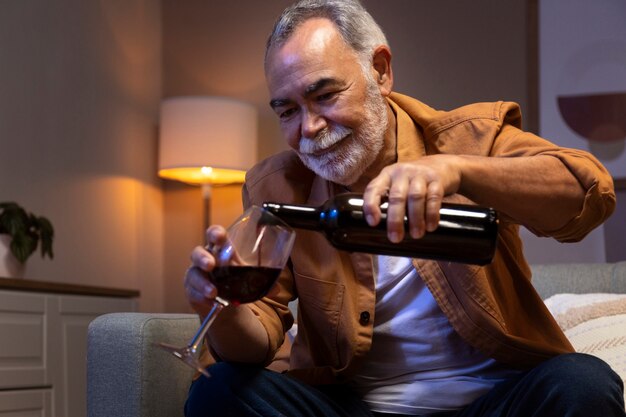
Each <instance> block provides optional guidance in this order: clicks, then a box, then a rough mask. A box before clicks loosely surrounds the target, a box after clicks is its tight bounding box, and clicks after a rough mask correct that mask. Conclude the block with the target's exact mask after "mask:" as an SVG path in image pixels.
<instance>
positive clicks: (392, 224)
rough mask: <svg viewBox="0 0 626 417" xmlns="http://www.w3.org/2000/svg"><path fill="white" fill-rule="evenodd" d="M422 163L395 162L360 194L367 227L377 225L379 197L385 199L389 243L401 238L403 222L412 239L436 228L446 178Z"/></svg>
mask: <svg viewBox="0 0 626 417" xmlns="http://www.w3.org/2000/svg"><path fill="white" fill-rule="evenodd" d="M421 162H422V163H416V162H413V163H397V164H393V165H390V166H388V167H386V168H384V169H383V170H382V171H381V173H380V174H379V175H378V176H377V177H376V178H374V180H372V181H371V182H370V183H369V184H368V186H367V188H366V190H365V192H364V194H363V211H364V214H365V216H366V219H367V221H368V224H369V225H370V226H375V225H377V224H378V223H379V222H380V219H381V217H382V215H381V211H380V202H381V198H383V197H384V196H385V195H386V196H387V200H388V208H387V236H388V238H389V240H390V241H391V242H396V243H397V242H400V241H401V240H402V239H404V237H405V233H406V232H407V231H406V230H405V228H406V224H405V223H406V220H408V233H409V235H410V236H411V237H412V238H414V239H418V238H420V237H422V236H424V234H425V233H426V232H432V231H434V230H435V229H436V228H437V226H438V225H439V210H440V209H441V204H442V201H443V197H444V195H445V193H446V191H445V190H446V185H445V183H446V177H445V175H442V171H441V168H439V169H434V168H433V167H432V166H428V165H425V164H424V163H423V162H425V160H423V161H421ZM447 188H451V187H450V186H449V185H448V187H447Z"/></svg>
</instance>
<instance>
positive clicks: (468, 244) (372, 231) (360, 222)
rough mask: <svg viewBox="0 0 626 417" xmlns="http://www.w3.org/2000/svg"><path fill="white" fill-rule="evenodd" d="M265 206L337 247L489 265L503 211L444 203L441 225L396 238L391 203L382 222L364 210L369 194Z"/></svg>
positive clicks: (384, 207) (282, 218)
mask: <svg viewBox="0 0 626 417" xmlns="http://www.w3.org/2000/svg"><path fill="white" fill-rule="evenodd" d="M263 208H264V209H266V210H267V211H269V212H271V213H272V214H274V215H276V216H278V217H279V218H280V219H281V220H283V221H284V222H285V223H287V224H288V225H290V226H291V227H295V228H300V229H308V230H316V231H319V232H322V233H324V234H325V235H326V238H327V239H328V241H329V242H330V243H331V244H332V245H333V246H334V247H336V248H337V249H341V250H346V251H350V252H366V253H373V254H380V255H392V256H407V257H411V258H425V259H434V260H439V261H451V262H461V263H468V264H477V265H485V264H488V263H490V262H491V260H492V258H493V255H494V253H495V249H496V240H497V237H498V217H497V214H496V212H495V210H493V209H491V208H485V207H479V206H472V205H464V204H448V203H443V204H442V207H441V210H440V212H439V216H440V220H439V226H438V227H437V229H436V230H434V231H433V232H427V233H426V234H425V235H424V236H423V237H421V238H419V239H413V238H412V237H411V236H410V235H409V233H408V219H407V218H406V217H405V219H404V223H405V230H406V233H405V237H404V239H403V240H402V241H401V242H398V243H393V242H391V241H390V240H389V239H388V238H387V222H386V221H385V220H386V218H387V203H386V202H384V203H382V204H381V211H382V219H381V222H380V223H379V224H378V225H377V226H376V227H371V226H370V225H368V224H367V222H366V220H365V216H364V215H363V195H362V194H355V193H345V194H339V195H336V196H335V197H333V198H331V199H330V200H328V201H327V202H326V203H324V204H323V205H321V206H319V207H312V206H305V205H297V204H283V203H277V202H265V203H263Z"/></svg>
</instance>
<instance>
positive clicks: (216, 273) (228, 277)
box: [209, 265, 281, 306]
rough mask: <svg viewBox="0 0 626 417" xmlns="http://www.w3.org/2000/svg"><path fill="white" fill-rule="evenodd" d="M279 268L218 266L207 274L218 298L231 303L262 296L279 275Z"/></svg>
mask: <svg viewBox="0 0 626 417" xmlns="http://www.w3.org/2000/svg"><path fill="white" fill-rule="evenodd" d="M280 271H281V269H280V268H271V267H264V266H236V265H235V266H229V265H226V266H218V267H216V268H215V269H213V271H211V274H210V276H209V279H210V280H211V282H212V283H213V285H215V287H216V288H217V293H218V294H219V296H220V298H222V299H224V300H227V301H228V302H230V304H231V305H233V306H237V305H239V304H244V303H251V302H253V301H256V300H258V299H260V298H262V297H264V296H265V295H266V294H267V293H268V292H269V290H270V289H271V288H272V285H274V282H275V281H276V279H277V278H278V276H279V275H280Z"/></svg>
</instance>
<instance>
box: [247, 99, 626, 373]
mask: <svg viewBox="0 0 626 417" xmlns="http://www.w3.org/2000/svg"><path fill="white" fill-rule="evenodd" d="M389 102H390V104H391V105H392V108H393V110H394V112H395V114H396V117H397V133H398V159H399V160H400V161H406V160H414V159H417V158H419V157H420V156H422V155H425V154H436V153H450V154H465V155H484V156H498V157H513V156H522V155H537V154H543V155H552V156H554V157H555V158H559V159H560V160H561V161H562V162H563V164H564V165H565V166H566V167H567V168H568V169H569V170H570V171H571V172H572V173H573V174H574V175H575V176H576V177H577V178H578V180H579V181H580V183H581V184H582V186H583V187H584V188H585V189H586V190H587V195H586V198H585V201H584V205H583V206H582V207H581V210H580V213H579V215H578V216H577V217H576V218H574V219H572V220H571V221H570V222H569V223H568V224H567V225H566V226H564V227H563V228H562V229H560V230H555V231H546V230H533V232H534V233H536V234H538V235H542V236H552V237H554V238H556V239H558V240H560V241H577V240H580V239H582V238H583V237H584V236H585V235H586V234H587V233H588V232H589V231H591V230H592V229H593V228H594V227H596V226H597V225H599V224H600V223H601V222H602V221H604V219H606V218H607V217H608V216H609V215H610V214H611V212H612V211H613V208H614V205H615V194H614V192H613V183H612V179H611V177H610V175H609V174H608V173H607V171H606V170H605V169H604V168H603V167H602V165H601V164H600V163H599V162H598V161H597V160H596V159H595V158H594V157H593V156H591V155H590V154H588V153H586V152H583V151H579V150H572V149H564V148H559V147H557V146H555V145H554V144H552V143H549V142H548V141H546V140H544V139H541V138H539V137H537V136H535V135H533V134H530V133H525V132H523V131H521V130H520V126H521V114H520V110H519V108H518V106H517V105H516V104H514V103H505V102H497V103H480V104H473V105H469V106H465V107H462V108H459V109H456V110H453V111H450V112H442V111H436V110H434V109H432V108H430V107H428V106H426V105H424V104H423V103H421V102H419V101H417V100H415V99H412V98H410V97H407V96H403V95H400V94H397V93H393V94H392V95H391V97H390V99H389ZM340 191H341V189H340V187H338V186H337V185H335V184H332V183H330V182H328V181H326V180H324V179H322V178H320V177H318V176H316V175H315V174H314V173H313V172H311V171H310V170H308V169H307V168H306V167H305V166H304V165H303V164H302V163H301V162H300V160H299V158H298V157H297V155H296V154H295V153H294V152H292V151H286V152H283V153H280V154H278V155H275V156H273V157H270V158H269V159H266V160H265V161H263V162H261V163H260V164H258V165H257V166H255V167H254V168H253V169H252V170H250V171H249V172H248V175H247V178H246V184H245V186H244V191H243V196H244V205H245V206H249V205H251V204H261V203H262V202H264V201H280V202H290V203H298V204H307V205H313V206H317V205H321V204H322V203H323V202H324V201H326V200H327V199H328V198H329V197H330V196H332V195H334V194H336V193H338V192H340ZM447 200H448V201H455V202H465V203H471V202H470V201H469V200H467V199H465V198H464V197H462V196H460V195H454V196H450V197H449V198H448V199H447ZM500 217H501V220H500V230H499V236H498V247H497V251H496V254H495V257H494V260H493V262H492V263H491V264H489V265H486V266H482V267H481V266H473V265H464V264H457V263H450V262H435V261H429V260H422V259H414V260H413V264H414V266H415V267H416V269H417V271H418V272H419V274H420V276H421V277H422V279H423V280H424V281H425V283H426V285H427V286H428V288H429V289H430V291H431V292H432V294H433V296H434V297H435V299H436V300H437V302H438V304H439V306H440V307H441V309H442V310H443V312H444V313H445V314H446V316H447V317H448V319H449V320H450V323H451V324H452V326H453V327H454V328H455V329H456V331H457V332H458V333H459V334H460V335H461V336H462V337H463V338H464V339H465V340H466V341H467V342H468V343H469V344H471V345H473V346H475V347H476V348H478V349H480V350H481V351H483V352H484V353H485V354H487V355H489V356H491V357H493V358H495V359H497V360H499V361H502V362H504V363H507V364H509V365H511V366H515V367H519V368H529V367H532V366H534V365H536V364H537V363H539V362H541V361H543V360H545V359H547V358H550V357H552V356H554V355H557V354H559V353H564V352H570V351H572V350H573V349H572V346H571V345H570V343H569V342H568V341H567V339H566V338H565V336H564V335H563V333H562V332H561V330H560V329H559V327H558V325H557V324H556V323H555V321H554V320H553V319H552V316H551V315H550V314H549V312H548V310H547V309H546V307H545V306H544V304H543V302H542V301H541V299H540V297H539V296H538V295H537V293H536V292H535V290H534V289H533V286H532V285H531V282H530V281H531V273H530V269H529V267H528V265H527V263H526V261H525V259H524V256H523V253H522V243H521V241H520V238H519V234H518V228H519V226H518V224H517V223H516V221H515V220H514V219H511V218H508V217H507V216H506V214H505V213H500ZM295 298H298V299H299V312H298V318H297V319H298V335H297V338H296V340H295V342H294V344H293V347H292V350H291V358H290V368H291V370H290V372H292V373H293V374H294V375H296V376H298V377H300V378H302V379H304V380H307V381H309V382H313V383H330V382H337V381H342V380H345V379H347V378H349V377H350V375H352V374H353V373H354V371H355V369H356V368H357V367H358V366H359V363H360V362H361V361H362V360H363V358H364V356H365V354H366V353H367V352H368V351H369V349H370V345H371V342H372V332H373V323H374V320H375V317H374V304H375V291H374V277H373V275H372V262H371V255H367V254H361V253H347V252H344V251H338V250H336V249H334V248H333V247H332V246H330V244H329V243H328V242H327V241H326V239H325V238H324V236H323V235H322V234H321V233H317V232H313V231H305V230H299V231H298V232H297V238H296V243H295V247H294V250H293V252H292V256H291V261H290V264H289V267H288V268H287V269H286V270H285V271H284V272H283V274H282V275H281V277H280V279H279V282H278V285H276V286H275V287H274V289H273V290H272V291H271V293H270V294H269V295H268V296H267V297H266V298H264V299H263V300H262V301H260V302H257V303H255V304H253V305H249V308H252V309H253V311H254V312H255V314H257V315H258V317H259V319H260V320H261V322H262V323H263V325H264V326H265V328H266V329H267V333H268V337H269V344H270V352H269V353H268V357H267V362H268V363H269V362H270V361H271V360H272V358H273V357H274V355H275V353H276V351H277V350H278V349H279V348H280V346H281V344H282V343H283V339H284V334H285V331H286V330H287V329H289V328H290V326H291V325H292V322H293V318H292V316H291V314H290V313H289V310H288V308H287V303H288V302H289V301H290V300H293V299H295Z"/></svg>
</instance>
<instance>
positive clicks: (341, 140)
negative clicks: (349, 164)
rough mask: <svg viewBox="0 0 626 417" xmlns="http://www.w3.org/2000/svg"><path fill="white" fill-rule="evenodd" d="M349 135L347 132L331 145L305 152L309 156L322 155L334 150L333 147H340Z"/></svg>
mask: <svg viewBox="0 0 626 417" xmlns="http://www.w3.org/2000/svg"><path fill="white" fill-rule="evenodd" d="M351 135H352V134H351V133H349V134H347V135H345V136H343V137H342V138H340V139H339V140H338V141H336V142H335V143H333V144H332V145H330V146H328V147H326V148H323V149H316V150H314V151H313V152H309V153H307V154H308V155H311V156H314V157H319V156H323V155H325V154H328V153H330V152H332V151H334V150H335V149H337V148H338V147H340V146H341V145H342V144H343V143H344V141H345V140H346V139H348V138H349V137H350V136H351Z"/></svg>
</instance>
